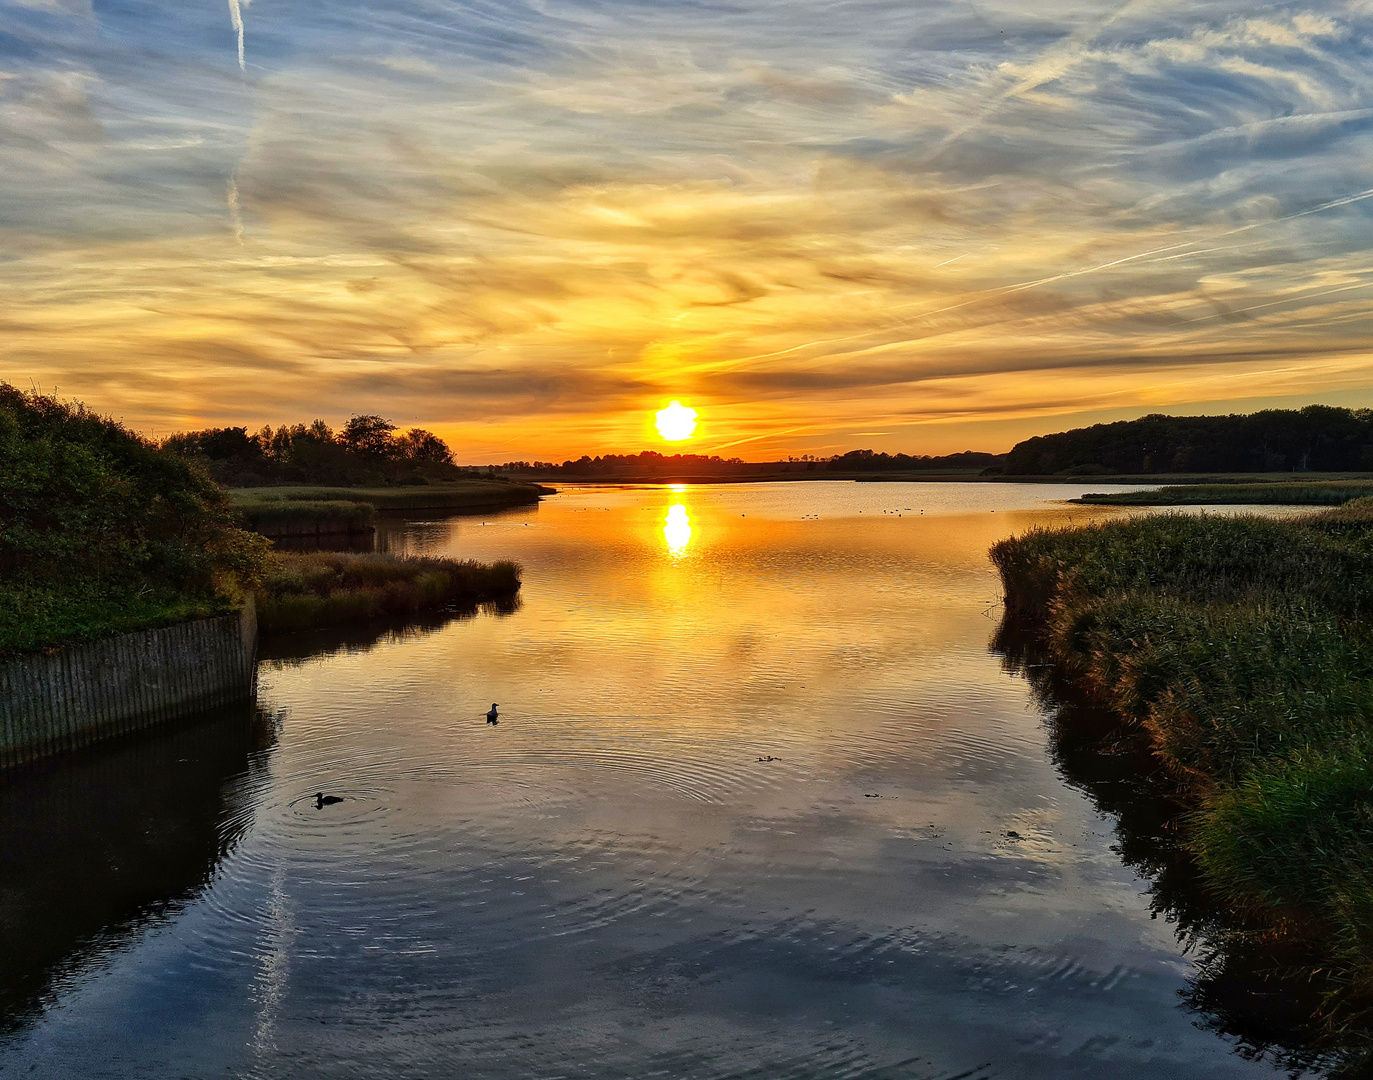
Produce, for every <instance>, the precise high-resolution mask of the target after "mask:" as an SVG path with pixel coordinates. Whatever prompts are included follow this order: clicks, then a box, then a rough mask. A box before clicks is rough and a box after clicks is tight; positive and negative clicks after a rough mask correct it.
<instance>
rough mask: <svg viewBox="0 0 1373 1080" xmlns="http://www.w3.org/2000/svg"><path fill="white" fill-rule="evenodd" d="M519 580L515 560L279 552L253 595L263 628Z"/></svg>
mask: <svg viewBox="0 0 1373 1080" xmlns="http://www.w3.org/2000/svg"><path fill="white" fill-rule="evenodd" d="M519 588H520V568H519V566H517V565H516V564H515V563H512V562H496V563H491V564H489V565H488V564H484V563H477V562H470V561H469V562H462V561H458V560H454V559H433V558H396V557H395V556H392V555H372V554H347V553H343V552H311V553H308V554H295V553H289V552H275V553H273V554H272V555H271V557H270V559H269V563H268V568H267V572H266V574H265V575H264V576H263V578H262V581H261V582H260V584H259V585H258V586H257V588H256V590H255V599H256V602H257V618H258V626H259V628H260V629H261V631H262V632H263V634H283V633H291V632H293V631H298V630H313V629H319V628H323V627H333V626H339V625H343V624H347V623H358V622H365V621H367V620H370V619H379V618H385V617H394V616H406V615H414V614H418V613H420V612H425V611H438V610H442V609H444V608H447V607H450V606H453V605H475V604H477V603H481V602H483V601H500V600H506V599H508V598H510V597H512V596H514V595H515V594H516V593H517V592H518V591H519Z"/></svg>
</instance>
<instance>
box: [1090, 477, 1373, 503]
mask: <svg viewBox="0 0 1373 1080" xmlns="http://www.w3.org/2000/svg"><path fill="white" fill-rule="evenodd" d="M1370 496H1373V481H1369V480H1327V481H1317V482H1296V483H1292V482H1280V483H1260V484H1183V485H1175V486H1170V487H1162V488H1158V489H1156V490H1153V491H1121V492H1113V493H1111V494H1107V495H1097V494H1091V495H1084V496H1082V498H1081V499H1078V500H1076V501H1077V502H1083V503H1092V504H1094V505H1099V506H1204V505H1255V504H1266V505H1269V506H1339V505H1340V504H1342V503H1346V502H1349V501H1350V500H1351V499H1364V498H1368V497H1370Z"/></svg>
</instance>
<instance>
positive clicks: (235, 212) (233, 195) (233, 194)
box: [228, 176, 243, 247]
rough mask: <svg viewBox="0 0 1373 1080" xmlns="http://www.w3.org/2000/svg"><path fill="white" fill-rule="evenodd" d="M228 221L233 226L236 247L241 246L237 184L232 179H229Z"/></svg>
mask: <svg viewBox="0 0 1373 1080" xmlns="http://www.w3.org/2000/svg"><path fill="white" fill-rule="evenodd" d="M228 196H229V220H230V221H232V222H233V224H234V239H235V240H236V241H238V246H239V247H242V246H243V215H242V213H240V212H239V209H238V184H237V183H235V182H234V178H233V177H232V176H231V177H229V191H228Z"/></svg>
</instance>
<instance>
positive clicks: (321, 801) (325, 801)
mask: <svg viewBox="0 0 1373 1080" xmlns="http://www.w3.org/2000/svg"><path fill="white" fill-rule="evenodd" d="M336 802H343V800H342V799H341V798H339V797H338V796H337V795H326V794H324V792H322V791H316V792H315V809H316V810H323V809H324V808H325V807H326V806H333V805H334V803H336Z"/></svg>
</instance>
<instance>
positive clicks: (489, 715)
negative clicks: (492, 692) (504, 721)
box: [486, 701, 500, 724]
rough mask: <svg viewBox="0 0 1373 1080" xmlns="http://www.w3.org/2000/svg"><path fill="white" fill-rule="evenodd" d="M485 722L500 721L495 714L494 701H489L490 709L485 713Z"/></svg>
mask: <svg viewBox="0 0 1373 1080" xmlns="http://www.w3.org/2000/svg"><path fill="white" fill-rule="evenodd" d="M486 722H487V723H488V724H498V723H500V718H499V717H497V715H496V703H495V702H494V701H493V702H492V703H491V711H490V712H489V713H487V714H486Z"/></svg>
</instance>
